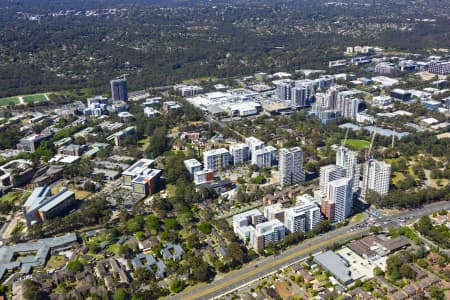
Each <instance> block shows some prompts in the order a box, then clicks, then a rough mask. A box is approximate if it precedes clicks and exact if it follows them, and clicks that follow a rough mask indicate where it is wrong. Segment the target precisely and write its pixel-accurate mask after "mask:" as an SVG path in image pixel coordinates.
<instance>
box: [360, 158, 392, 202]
mask: <svg viewBox="0 0 450 300" xmlns="http://www.w3.org/2000/svg"><path fill="white" fill-rule="evenodd" d="M390 180H391V165H390V164H388V163H385V162H384V161H378V160H376V159H369V160H368V161H366V162H365V164H364V170H363V187H362V193H361V194H362V198H363V199H364V198H365V197H366V195H367V191H368V190H371V191H374V192H376V193H378V194H380V195H382V196H383V195H386V194H387V193H388V192H389V183H390Z"/></svg>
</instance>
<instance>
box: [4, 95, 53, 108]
mask: <svg viewBox="0 0 450 300" xmlns="http://www.w3.org/2000/svg"><path fill="white" fill-rule="evenodd" d="M43 101H47V97H46V96H45V94H44V93H39V94H32V95H23V96H14V97H8V98H2V99H0V106H6V105H17V104H28V103H32V102H43Z"/></svg>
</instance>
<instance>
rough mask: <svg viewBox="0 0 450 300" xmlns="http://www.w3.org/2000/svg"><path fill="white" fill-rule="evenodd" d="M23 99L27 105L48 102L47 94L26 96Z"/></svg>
mask: <svg viewBox="0 0 450 300" xmlns="http://www.w3.org/2000/svg"><path fill="white" fill-rule="evenodd" d="M22 98H23V101H24V102H25V103H31V102H43V101H47V98H46V97H45V94H34V95H26V96H23V97H22Z"/></svg>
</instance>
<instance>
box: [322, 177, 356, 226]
mask: <svg viewBox="0 0 450 300" xmlns="http://www.w3.org/2000/svg"><path fill="white" fill-rule="evenodd" d="M352 207H353V197H352V179H351V178H347V177H346V178H341V179H337V180H334V181H331V182H329V183H328V192H327V197H326V198H324V200H323V201H322V213H323V214H324V215H325V216H326V217H327V218H328V220H330V222H331V223H340V222H343V221H345V219H346V218H348V217H349V216H350V214H351V212H352Z"/></svg>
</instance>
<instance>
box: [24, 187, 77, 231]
mask: <svg viewBox="0 0 450 300" xmlns="http://www.w3.org/2000/svg"><path fill="white" fill-rule="evenodd" d="M74 202H75V193H74V192H72V191H69V190H67V189H63V190H61V191H60V192H59V193H57V194H55V195H53V196H52V195H51V188H50V186H47V185H45V186H43V187H38V188H36V189H35V190H34V191H33V192H32V193H31V195H30V196H29V197H28V199H27V201H26V202H25V204H24V205H23V210H24V216H25V220H26V222H27V226H31V225H34V224H36V223H41V222H44V221H45V220H46V219H51V218H53V217H56V216H58V215H60V214H62V213H65V212H67V209H68V208H69V207H71V206H72V205H73V204H74Z"/></svg>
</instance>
